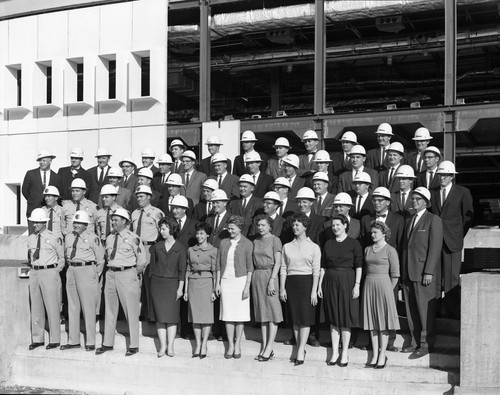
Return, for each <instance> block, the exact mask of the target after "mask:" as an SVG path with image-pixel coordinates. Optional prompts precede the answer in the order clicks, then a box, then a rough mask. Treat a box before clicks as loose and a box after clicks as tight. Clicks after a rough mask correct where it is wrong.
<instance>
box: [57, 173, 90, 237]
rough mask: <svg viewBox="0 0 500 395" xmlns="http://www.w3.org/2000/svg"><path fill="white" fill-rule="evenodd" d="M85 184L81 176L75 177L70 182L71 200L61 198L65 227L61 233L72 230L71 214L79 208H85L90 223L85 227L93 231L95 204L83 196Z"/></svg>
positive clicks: (85, 188) (64, 233)
mask: <svg viewBox="0 0 500 395" xmlns="http://www.w3.org/2000/svg"><path fill="white" fill-rule="evenodd" d="M86 190H87V184H85V181H83V180H82V179H81V178H75V179H74V180H73V181H72V182H71V200H63V204H62V207H63V217H64V219H65V227H64V228H63V235H67V234H68V233H71V232H72V231H73V224H72V222H73V216H74V214H75V213H76V212H77V211H79V210H85V211H86V212H87V214H88V215H89V217H90V223H89V225H88V227H87V229H88V231H89V232H95V223H96V220H97V208H98V207H97V206H96V205H95V203H94V202H92V201H91V200H88V199H86V198H85V191H86Z"/></svg>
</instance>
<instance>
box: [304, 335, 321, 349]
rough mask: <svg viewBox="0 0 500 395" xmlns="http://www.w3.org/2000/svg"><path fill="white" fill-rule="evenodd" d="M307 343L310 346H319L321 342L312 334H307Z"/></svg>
mask: <svg viewBox="0 0 500 395" xmlns="http://www.w3.org/2000/svg"><path fill="white" fill-rule="evenodd" d="M307 344H309V345H310V346H311V347H319V346H321V344H320V343H319V341H318V339H316V338H315V337H313V336H309V338H308V339H307Z"/></svg>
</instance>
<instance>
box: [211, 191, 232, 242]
mask: <svg viewBox="0 0 500 395" xmlns="http://www.w3.org/2000/svg"><path fill="white" fill-rule="evenodd" d="M210 203H212V208H213V215H211V216H209V217H208V218H207V223H208V224H209V225H210V226H211V227H212V229H213V232H212V234H211V235H209V236H208V242H209V243H210V244H212V245H213V246H214V247H215V248H219V246H220V242H221V240H222V239H227V238H229V232H228V231H227V226H226V224H227V221H228V219H229V217H230V216H231V215H232V213H231V212H229V211H228V210H227V204H228V203H229V198H228V197H227V195H226V192H224V191H223V190H222V189H216V190H215V191H213V192H212V198H211V199H210Z"/></svg>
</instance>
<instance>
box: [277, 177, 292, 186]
mask: <svg viewBox="0 0 500 395" xmlns="http://www.w3.org/2000/svg"><path fill="white" fill-rule="evenodd" d="M276 185H282V186H284V187H287V188H291V186H290V181H289V180H288V178H286V177H278V178H277V179H276V180H274V183H273V186H276Z"/></svg>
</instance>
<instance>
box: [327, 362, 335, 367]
mask: <svg viewBox="0 0 500 395" xmlns="http://www.w3.org/2000/svg"><path fill="white" fill-rule="evenodd" d="M336 365H337V361H328V362H327V363H326V366H336Z"/></svg>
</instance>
